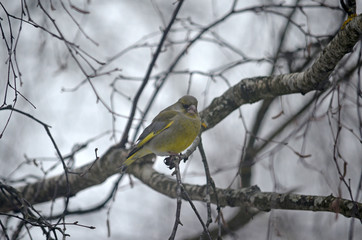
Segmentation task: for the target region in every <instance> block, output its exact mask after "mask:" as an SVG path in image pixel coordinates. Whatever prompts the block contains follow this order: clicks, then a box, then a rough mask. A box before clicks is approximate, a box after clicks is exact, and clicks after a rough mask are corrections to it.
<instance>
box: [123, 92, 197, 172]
mask: <svg viewBox="0 0 362 240" xmlns="http://www.w3.org/2000/svg"><path fill="white" fill-rule="evenodd" d="M200 128H201V120H200V117H199V114H198V112H197V99H196V98H195V97H193V96H190V95H185V96H183V97H182V98H180V99H179V100H178V101H177V102H176V103H174V104H172V105H171V106H169V107H167V108H165V109H164V110H162V111H161V112H160V113H159V114H158V115H157V116H156V117H155V118H154V119H153V120H152V123H151V124H150V125H149V126H148V127H146V128H145V130H144V131H143V132H142V134H141V135H140V136H139V138H138V140H137V142H136V145H135V146H134V147H133V148H132V150H131V152H130V153H129V155H128V156H127V159H126V161H125V162H124V163H123V166H124V167H128V166H129V165H131V164H132V163H133V162H134V161H135V160H137V159H139V158H141V157H143V156H146V155H148V154H151V153H154V154H156V155H158V156H170V155H176V154H178V153H181V152H182V151H183V150H185V149H186V148H187V147H189V146H190V145H191V143H192V142H193V141H194V140H195V138H196V136H197V135H198V134H199V132H200Z"/></svg>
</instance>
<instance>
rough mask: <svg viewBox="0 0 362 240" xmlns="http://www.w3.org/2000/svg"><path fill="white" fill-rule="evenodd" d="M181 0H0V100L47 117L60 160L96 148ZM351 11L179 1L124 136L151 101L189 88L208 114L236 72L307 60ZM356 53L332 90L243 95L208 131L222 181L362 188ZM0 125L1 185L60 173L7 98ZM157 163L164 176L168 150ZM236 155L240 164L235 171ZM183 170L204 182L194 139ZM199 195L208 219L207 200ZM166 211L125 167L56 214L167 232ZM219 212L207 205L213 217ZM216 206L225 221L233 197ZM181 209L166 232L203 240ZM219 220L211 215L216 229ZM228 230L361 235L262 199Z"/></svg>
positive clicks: (255, 234) (326, 4) (161, 101)
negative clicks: (263, 208) (247, 100)
mask: <svg viewBox="0 0 362 240" xmlns="http://www.w3.org/2000/svg"><path fill="white" fill-rule="evenodd" d="M177 4H178V2H177V1H162V0H148V1H145V0H144V1H132V0H128V1H127V0H124V1H116V0H111V1H99V0H93V1H90V0H87V1H30V2H25V1H2V2H1V8H0V24H1V25H0V26H1V32H2V35H3V39H2V40H1V41H0V49H1V50H0V59H1V61H0V63H1V64H0V100H1V103H2V105H1V107H4V106H6V105H12V106H13V107H14V108H16V109H19V110H21V111H23V112H26V113H28V114H30V115H32V116H33V117H35V118H37V119H39V120H40V121H42V122H44V123H46V124H48V125H50V126H51V129H50V131H51V134H52V136H53V137H54V139H55V141H56V143H57V145H58V147H59V149H60V151H61V153H62V154H63V155H68V154H70V153H72V152H75V154H74V156H73V157H70V158H68V159H67V164H68V166H69V167H70V168H76V167H79V166H82V165H84V164H86V163H90V162H92V161H94V159H95V158H96V156H95V149H98V151H97V154H98V156H101V155H102V154H103V153H104V152H105V151H106V150H107V149H108V148H109V147H110V146H112V145H114V144H116V143H118V142H119V141H120V139H121V137H122V133H123V131H124V128H125V125H126V123H127V121H128V116H129V114H130V111H131V107H132V101H133V99H134V97H135V94H136V92H137V90H138V88H139V86H140V85H141V83H142V80H143V78H144V76H145V74H146V70H147V68H148V66H149V64H150V62H151V60H152V56H153V53H154V52H155V50H156V48H157V45H158V43H159V41H160V38H161V36H162V33H163V30H164V29H165V28H166V26H167V25H168V24H169V21H170V19H171V17H172V13H173V11H174V9H175V7H176V5H177ZM358 4H360V3H357V13H359V10H360V7H361V6H360V5H358ZM22 13H23V14H22ZM346 18H347V16H346V13H345V12H344V11H343V9H342V8H341V6H340V3H339V1H337V0H330V1H318V0H317V1H307V0H305V1H302V0H301V1H297V0H294V1H277V0H275V1H273V0H270V1H226V0H222V1H219V0H212V1H205V0H202V1H185V2H184V4H183V6H182V7H181V10H180V12H179V14H178V15H177V18H176V21H175V23H174V24H173V26H172V29H171V31H170V33H169V35H168V37H167V40H166V42H165V44H164V46H163V48H162V52H161V54H160V56H159V58H158V60H157V62H156V64H155V66H154V68H153V71H152V74H151V77H150V80H149V82H148V83H147V85H146V88H145V89H144V91H143V92H142V95H141V97H140V99H139V102H138V105H137V112H136V116H135V120H134V121H133V125H132V128H131V131H130V135H129V139H128V140H129V143H128V145H127V147H130V146H131V144H132V142H134V141H135V140H136V139H137V137H138V135H139V134H140V133H141V132H142V130H143V129H144V127H145V126H147V125H148V124H149V123H150V122H151V121H152V119H153V117H154V116H155V115H156V114H157V113H158V112H159V111H160V110H162V109H163V108H165V107H167V106H168V105H170V104H172V103H174V102H175V101H177V99H179V98H180V97H181V96H183V95H185V94H191V95H194V96H195V97H197V99H198V100H199V106H198V109H199V111H202V110H203V109H204V108H205V107H207V106H208V105H209V104H210V103H211V101H212V100H213V99H214V98H215V97H218V96H220V95H221V94H222V93H224V92H225V91H226V90H227V89H228V88H229V87H230V86H233V85H235V84H236V83H238V82H239V81H240V80H242V79H245V78H251V77H256V76H269V75H279V74H284V73H291V72H300V71H304V70H305V69H307V68H308V67H309V66H310V65H311V64H312V63H313V62H314V61H315V59H316V57H317V56H318V54H319V53H320V52H321V51H322V49H323V48H324V47H325V46H326V45H327V44H328V42H329V41H330V40H331V39H332V38H333V36H334V35H335V34H336V33H337V32H338V31H339V29H340V27H341V26H342V24H343V22H344V20H345V19H346ZM21 19H22V21H21ZM360 53H361V45H360V43H358V44H357V45H356V46H355V47H354V49H353V51H352V53H351V54H348V55H346V56H345V58H343V59H342V61H341V62H340V64H339V65H338V66H337V67H336V70H335V71H334V72H333V73H332V75H331V77H330V78H329V80H330V81H331V82H332V85H333V86H332V87H331V88H329V89H327V90H326V91H324V92H310V93H307V94H305V95H301V94H292V95H287V96H282V97H278V98H276V99H272V100H266V101H259V102H257V103H254V104H247V105H243V106H242V107H240V108H239V109H238V110H236V111H234V112H233V113H232V114H230V115H229V116H227V117H226V118H225V119H224V120H223V121H222V122H220V123H219V124H218V125H216V126H215V127H214V128H212V129H209V130H208V131H206V132H204V133H203V134H202V139H203V145H204V148H205V152H206V155H207V160H208V163H209V167H210V171H211V175H212V177H213V179H214V181H215V183H216V186H217V187H219V188H227V187H231V188H239V187H247V186H250V185H257V186H259V187H260V188H261V190H262V191H270V192H272V191H275V192H280V193H286V192H295V193H298V194H306V195H323V196H324V195H330V194H333V195H334V196H341V197H343V198H347V199H351V195H352V196H353V198H354V200H355V201H361V194H360V191H361V186H360V184H361V183H360V182H361V169H362V159H361V156H362V148H361V139H362V136H361V115H362V114H361V79H360V69H361V62H360V61H361V56H360ZM0 131H1V133H2V136H1V138H0V166H1V167H0V179H1V181H2V182H3V183H6V184H10V185H12V186H21V185H24V184H27V183H31V182H34V181H37V180H40V179H43V178H48V177H51V176H55V175H57V174H61V173H63V168H62V166H61V164H60V161H59V159H58V158H57V155H56V152H55V149H54V147H53V144H52V142H51V140H50V139H49V136H48V135H47V134H46V132H45V130H44V127H42V126H41V125H40V124H39V123H37V122H35V121H34V120H32V119H30V118H28V117H26V116H24V115H22V114H18V113H16V112H11V111H5V110H4V111H0ZM83 144H87V145H86V147H84V148H82V149H81V150H79V151H78V150H77V149H78V148H79V147H80V146H82V145H83ZM240 166H242V167H240ZM344 166H345V171H343V169H344ZM154 168H155V169H156V170H157V171H159V172H162V173H164V174H166V175H169V176H170V174H171V171H170V170H169V169H168V168H167V166H165V164H164V163H163V161H162V158H158V160H157V161H156V163H155V165H154ZM239 168H240V169H241V168H245V171H246V172H249V174H246V175H244V176H243V177H240V175H239ZM181 169H182V177H183V181H184V182H186V183H195V184H205V173H204V167H203V164H202V162H201V157H200V154H199V152H198V151H195V152H194V153H193V155H192V156H191V158H190V159H189V161H187V163H185V164H181ZM341 171H342V173H341ZM341 174H342V175H343V174H345V179H346V180H347V181H346V182H343V181H341V178H340V177H341ZM117 178H118V176H110V177H109V178H108V179H107V181H106V182H104V183H103V184H101V185H97V186H94V187H91V188H88V189H86V190H84V191H82V192H80V193H78V194H77V195H76V196H74V197H72V198H70V202H69V209H71V210H82V209H87V208H90V207H92V206H95V205H97V204H99V203H100V202H102V201H103V200H104V199H106V197H107V196H108V195H109V193H110V191H111V189H112V187H113V186H114V184H115V181H116V180H117ZM130 182H132V183H133V184H130ZM195 204H196V207H197V209H198V211H199V212H200V214H201V216H203V217H205V218H206V204H204V203H200V202H195ZM63 206H64V201H63V200H56V201H54V202H53V201H52V202H48V203H43V204H38V205H35V208H36V209H37V210H38V211H40V212H42V213H43V214H44V215H45V216H49V215H52V214H58V213H60V212H61V211H62V207H63ZM175 211H176V200H175V199H170V198H168V197H166V196H164V195H161V194H160V193H158V192H156V191H154V190H152V189H150V188H149V187H147V186H145V185H144V184H142V183H141V182H140V181H138V180H137V179H136V178H134V177H132V176H130V177H128V176H126V177H124V179H122V181H121V183H120V185H119V187H118V190H117V194H116V196H115V197H114V198H113V199H112V200H111V201H109V202H108V203H107V204H106V205H105V206H104V207H103V208H102V209H99V210H97V211H94V212H91V213H87V214H77V215H70V216H67V217H66V222H69V223H73V222H75V221H78V222H79V224H82V225H84V226H94V227H96V229H89V228H87V227H81V226H75V225H69V226H67V229H66V233H67V234H69V235H70V236H71V238H74V239H167V238H168V237H169V236H170V233H171V231H172V227H173V222H174V219H175ZM216 214H217V212H216V207H215V206H212V216H213V219H214V220H215V218H216ZM223 214H224V219H225V223H226V224H227V223H228V221H229V220H230V219H233V218H234V217H235V216H238V214H240V209H238V208H230V207H227V208H224V209H223ZM0 219H1V221H2V223H4V224H5V223H6V226H7V231H8V234H9V235H11V233H12V232H14V231H15V230H16V229H17V226H18V224H19V220H18V219H16V218H13V217H10V218H9V217H6V216H0ZM181 221H182V223H183V226H180V227H179V230H178V232H177V235H176V239H198V236H199V235H200V234H201V233H202V227H201V225H200V224H199V222H198V219H197V217H196V216H195V214H194V212H193V211H192V209H191V208H190V206H189V205H188V204H187V202H184V203H183V205H182V212H181ZM216 226H217V224H216V223H215V222H214V223H212V224H211V229H213V228H215V227H216ZM0 231H1V230H0ZM227 232H228V234H226V235H225V236H224V239H348V238H349V239H358V236H361V234H362V228H361V224H360V223H359V222H358V221H356V220H353V219H347V218H345V217H343V216H342V215H337V214H332V213H320V212H318V213H315V212H309V211H308V212H307V211H286V210H272V211H270V212H262V213H259V214H257V215H256V216H255V217H254V218H252V219H250V220H249V221H248V222H247V223H246V224H242V223H240V224H236V226H234V225H233V226H230V228H229V231H227ZM30 236H31V237H32V238H33V239H42V238H45V237H44V236H43V234H42V231H41V230H40V229H39V228H37V227H31V226H30V225H29V226H27V227H26V228H23V229H22V230H21V233H20V235H19V238H22V239H30ZM2 237H4V236H2Z"/></svg>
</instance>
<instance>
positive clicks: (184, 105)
mask: <svg viewBox="0 0 362 240" xmlns="http://www.w3.org/2000/svg"><path fill="white" fill-rule="evenodd" d="M182 106H183V107H184V108H186V109H187V108H189V107H190V105H188V104H182Z"/></svg>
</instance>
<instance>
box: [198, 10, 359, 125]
mask: <svg viewBox="0 0 362 240" xmlns="http://www.w3.org/2000/svg"><path fill="white" fill-rule="evenodd" d="M361 33H362V15H359V16H357V17H356V18H354V19H353V20H352V21H351V22H350V23H349V24H348V25H347V26H346V27H345V28H344V29H343V30H341V31H339V32H338V34H337V35H336V36H335V37H334V38H333V40H332V41H331V42H330V43H329V44H328V45H327V46H326V48H325V49H324V50H323V52H322V53H321V54H320V55H319V57H318V58H317V59H316V61H315V62H314V63H313V65H312V66H311V67H310V68H309V69H307V70H306V71H304V72H297V73H290V74H282V75H277V76H262V77H253V78H247V79H243V80H241V81H240V82H239V83H237V84H236V85H235V86H233V87H231V88H229V89H228V90H227V91H226V92H225V93H224V94H222V95H221V96H220V97H218V98H215V99H214V100H213V101H212V102H211V104H210V105H209V106H208V107H207V108H206V109H205V110H204V111H202V113H201V117H202V118H203V120H204V122H205V123H206V125H207V128H212V127H214V126H215V125H216V124H218V123H219V122H220V121H222V120H223V119H224V118H225V117H226V116H227V115H229V114H230V113H231V112H233V111H234V110H235V109H237V108H238V107H240V106H241V105H243V104H245V103H254V102H257V101H259V100H261V99H268V98H273V97H277V96H281V95H286V94H292V93H302V94H305V93H307V92H310V91H314V90H321V89H324V88H326V87H327V86H328V85H330V83H329V81H328V78H329V76H330V74H331V73H332V71H333V70H334V68H335V67H336V66H337V64H338V62H339V61H340V60H341V59H342V57H343V56H344V55H346V54H348V53H349V52H351V51H352V49H353V46H354V45H355V44H356V43H357V42H358V41H359V39H360V35H361Z"/></svg>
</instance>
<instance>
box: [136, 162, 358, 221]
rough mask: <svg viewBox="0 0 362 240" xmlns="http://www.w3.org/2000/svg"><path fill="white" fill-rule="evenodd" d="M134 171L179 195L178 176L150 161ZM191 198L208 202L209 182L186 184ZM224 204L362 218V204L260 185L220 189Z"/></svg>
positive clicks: (156, 187)
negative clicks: (163, 171) (265, 188)
mask: <svg viewBox="0 0 362 240" xmlns="http://www.w3.org/2000/svg"><path fill="white" fill-rule="evenodd" d="M131 173H132V174H133V175H134V176H135V177H137V178H138V179H139V180H141V181H142V182H143V183H144V184H146V185H148V186H149V187H151V188H152V189H154V190H156V191H157V192H159V193H162V194H164V195H166V196H168V197H171V198H177V196H178V195H177V188H176V186H177V183H176V181H175V180H174V179H171V178H169V177H167V176H166V175H164V174H161V173H158V172H157V171H155V170H154V169H153V168H152V167H151V166H150V165H149V164H135V165H134V166H133V168H131ZM183 186H184V188H185V190H186V191H187V192H188V194H189V196H190V198H191V199H192V200H196V201H202V202H206V197H207V192H206V188H207V186H206V185H194V184H185V183H183ZM216 193H217V197H218V203H219V205H220V207H225V206H229V207H248V208H249V207H251V208H257V209H258V210H260V211H270V210H271V209H284V210H305V211H314V212H333V213H339V214H342V215H344V216H345V217H356V218H359V219H362V203H356V202H353V201H351V200H347V199H343V198H338V197H334V196H332V195H329V196H313V195H300V194H294V193H275V192H261V191H260V189H259V187H257V186H251V187H248V188H241V189H221V188H216ZM210 196H211V199H210V201H211V203H213V204H216V195H215V191H214V190H213V189H210Z"/></svg>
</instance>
